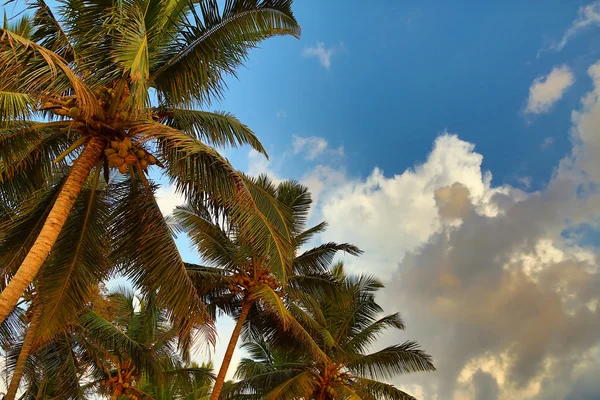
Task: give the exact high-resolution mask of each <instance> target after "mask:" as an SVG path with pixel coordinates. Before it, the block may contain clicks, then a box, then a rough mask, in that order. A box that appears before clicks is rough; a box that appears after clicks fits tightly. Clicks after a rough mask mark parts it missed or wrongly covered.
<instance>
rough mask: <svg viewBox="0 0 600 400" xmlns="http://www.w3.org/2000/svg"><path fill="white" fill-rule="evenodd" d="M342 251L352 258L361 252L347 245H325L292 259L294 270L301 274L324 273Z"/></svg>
mask: <svg viewBox="0 0 600 400" xmlns="http://www.w3.org/2000/svg"><path fill="white" fill-rule="evenodd" d="M340 251H343V252H345V253H348V254H350V255H352V256H359V255H361V254H362V253H363V252H362V250H360V249H359V248H358V247H356V246H354V245H352V244H349V243H340V244H338V243H333V242H329V243H325V244H322V245H320V246H317V247H313V248H312V249H309V250H307V251H305V252H304V253H302V254H300V255H299V256H297V257H296V258H295V259H294V270H296V271H299V272H301V273H303V274H310V273H315V272H323V271H326V270H327V268H329V266H330V265H331V262H332V261H333V259H334V257H335V255H336V254H337V253H338V252H340Z"/></svg>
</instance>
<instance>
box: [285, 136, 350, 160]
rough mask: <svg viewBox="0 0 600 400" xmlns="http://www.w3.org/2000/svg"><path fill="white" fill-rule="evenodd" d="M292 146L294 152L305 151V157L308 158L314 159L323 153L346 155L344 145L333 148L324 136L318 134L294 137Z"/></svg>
mask: <svg viewBox="0 0 600 400" xmlns="http://www.w3.org/2000/svg"><path fill="white" fill-rule="evenodd" d="M292 147H293V151H294V154H300V153H304V157H305V158H306V159H307V160H314V159H315V158H317V157H319V156H322V155H325V154H327V155H330V156H332V155H337V156H343V155H344V146H340V147H337V148H335V149H332V148H330V147H329V143H328V142H327V140H325V139H324V138H322V137H318V136H308V137H304V136H297V135H293V137H292Z"/></svg>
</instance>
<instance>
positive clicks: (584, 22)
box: [538, 1, 600, 55]
mask: <svg viewBox="0 0 600 400" xmlns="http://www.w3.org/2000/svg"><path fill="white" fill-rule="evenodd" d="M591 26H600V1H596V2H594V3H592V4H588V5H586V6H582V7H579V12H578V14H577V19H575V21H573V24H572V25H571V26H570V27H569V29H567V31H566V32H565V34H564V35H563V37H562V39H561V40H560V41H559V42H557V43H553V44H552V45H551V46H550V49H551V50H555V51H561V50H562V49H563V48H564V47H565V46H566V45H567V43H568V42H569V41H570V40H571V39H573V38H574V37H575V36H576V35H577V34H578V33H579V32H581V31H582V30H584V29H587V28H589V27H591ZM538 55H539V53H538Z"/></svg>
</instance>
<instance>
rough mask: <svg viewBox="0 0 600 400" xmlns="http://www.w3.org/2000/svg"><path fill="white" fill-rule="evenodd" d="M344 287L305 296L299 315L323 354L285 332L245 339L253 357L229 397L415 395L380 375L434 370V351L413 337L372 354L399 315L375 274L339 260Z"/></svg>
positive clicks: (318, 399) (329, 399)
mask: <svg viewBox="0 0 600 400" xmlns="http://www.w3.org/2000/svg"><path fill="white" fill-rule="evenodd" d="M332 274H333V275H334V276H336V277H337V279H338V280H339V282H340V283H341V286H340V287H339V288H338V289H337V290H335V291H321V292H319V294H318V295H317V296H315V295H314V293H313V294H310V295H306V296H304V298H303V300H302V307H301V309H300V308H299V309H297V310H301V312H302V313H303V314H304V315H296V317H297V318H298V319H299V320H300V321H302V322H303V324H304V325H305V326H306V329H307V330H308V331H309V332H310V333H311V334H312V335H313V336H314V337H315V338H317V340H318V343H319V345H320V347H321V349H322V350H323V352H324V353H326V354H327V358H326V359H325V360H315V359H314V358H313V357H311V356H310V355H309V354H307V352H306V351H305V350H303V349H302V348H300V347H298V346H296V345H294V344H292V345H291V346H290V341H289V339H286V338H285V337H283V336H281V335H279V336H277V335H276V336H272V337H267V338H265V337H255V340H253V341H249V342H247V343H245V344H244V348H245V349H246V351H247V352H248V353H249V358H244V359H242V360H241V362H240V364H239V366H238V369H237V371H236V377H237V378H239V379H241V381H239V382H237V383H235V384H233V385H231V386H230V387H229V390H228V393H227V394H228V397H227V398H231V399H235V398H238V396H239V398H248V399H282V400H286V399H307V400H308V399H314V400H333V399H335V400H338V399H354V400H361V399H362V400H379V399H389V400H408V399H412V400H414V398H413V397H412V396H410V395H408V394H406V393H405V392H403V391H401V390H399V389H397V388H396V387H394V386H393V385H390V384H387V383H384V382H381V381H380V379H389V378H392V377H393V376H395V375H398V374H403V373H409V372H417V371H434V370H435V368H434V366H433V364H432V361H431V357H430V356H428V355H427V354H425V353H424V352H423V351H422V350H420V349H419V346H418V344H417V343H416V342H412V341H408V342H405V343H402V344H397V345H392V346H389V347H386V348H384V349H382V350H379V351H375V352H373V353H368V350H369V348H370V347H371V346H372V345H373V344H374V343H375V342H376V340H377V338H378V337H379V335H380V334H381V333H382V332H383V331H384V330H386V329H389V328H392V329H404V324H403V323H402V320H401V319H400V316H399V314H391V315H386V316H383V317H381V316H380V315H381V313H382V311H383V310H382V309H381V307H380V306H379V305H378V304H377V303H376V302H375V292H376V291H377V290H378V289H380V288H382V287H383V285H382V284H381V282H379V281H378V280H377V279H375V278H373V277H371V276H366V275H361V276H357V277H354V276H349V275H346V273H345V272H344V269H343V266H342V265H341V264H338V265H337V266H335V267H334V268H333V270H332Z"/></svg>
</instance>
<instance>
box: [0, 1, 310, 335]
mask: <svg viewBox="0 0 600 400" xmlns="http://www.w3.org/2000/svg"><path fill="white" fill-rule="evenodd" d="M220 3H221V2H219V1H217V0H206V1H202V2H196V1H191V0H114V1H113V0H110V1H105V0H65V1H62V2H61V5H60V7H58V8H57V9H56V10H54V9H52V8H51V7H49V5H48V4H47V3H46V2H45V1H43V0H31V1H28V2H27V4H28V11H29V12H28V13H25V14H24V15H23V16H21V17H20V18H18V19H17V18H13V19H10V20H8V19H5V22H4V25H3V26H2V28H0V76H2V77H3V78H2V81H1V82H0V205H1V206H0V265H1V269H0V274H1V277H2V279H0V286H1V289H2V290H4V289H5V288H8V287H9V286H10V283H11V281H12V280H13V279H12V278H13V277H14V276H15V274H16V273H17V272H18V270H19V266H20V265H21V264H22V263H23V262H24V260H26V256H27V255H28V254H29V253H30V250H31V249H32V248H34V247H35V243H36V238H37V237H38V235H40V232H42V229H43V228H44V227H45V225H44V224H45V222H46V220H47V218H48V216H49V215H50V213H51V212H53V210H54V208H53V207H54V205H55V204H56V199H57V198H59V195H60V194H61V193H62V192H61V191H62V190H63V188H64V187H65V185H66V184H65V182H67V180H68V179H69V173H70V172H72V171H75V169H76V167H77V166H78V160H79V157H83V154H84V153H85V151H88V153H87V154H88V156H89V157H88V158H87V159H89V160H91V163H90V164H89V165H88V166H87V167H86V168H87V170H85V169H83V170H82V169H81V168H79V169H78V171H79V172H81V171H87V172H85V173H86V174H88V173H89V176H87V177H85V179H84V180H83V182H84V183H83V184H82V185H81V187H79V188H77V191H76V193H77V198H76V199H75V200H74V202H73V203H72V205H71V206H72V209H69V210H68V212H69V214H68V218H66V219H65V222H64V225H62V230H61V231H60V234H59V235H58V234H57V235H58V237H57V238H55V242H54V243H52V246H51V247H49V248H48V253H49V255H48V256H47V259H46V261H45V262H44V263H43V265H41V267H38V268H41V269H40V270H39V274H38V272H37V270H35V271H34V273H33V276H36V275H37V277H38V282H39V284H37V285H36V289H37V291H38V294H39V296H40V298H41V302H40V303H41V305H42V306H43V307H44V308H45V311H44V312H43V313H42V316H43V321H41V328H40V329H41V332H43V335H42V336H43V337H45V338H46V339H48V340H49V338H50V337H51V336H52V335H54V334H55V333H56V332H57V331H58V330H60V329H61V328H60V327H64V326H67V325H68V324H69V323H72V322H73V319H74V318H76V316H77V315H78V313H77V312H76V309H77V308H78V307H79V306H80V305H82V304H85V303H86V298H87V296H89V290H90V289H89V288H90V287H93V286H94V283H96V284H97V282H99V281H101V280H102V279H104V278H106V277H107V276H109V275H110V274H111V273H114V272H119V273H122V274H124V275H125V276H127V277H128V278H130V279H131V281H132V282H133V283H134V284H135V285H136V286H137V287H138V288H140V289H141V290H143V291H144V293H145V294H150V293H154V294H156V296H157V301H159V302H161V303H162V304H164V305H168V307H169V309H170V310H171V312H170V317H171V318H173V319H178V320H179V321H180V322H181V321H187V322H188V324H187V325H186V324H179V326H181V327H182V329H183V330H182V332H185V333H186V334H188V335H189V334H190V332H191V328H192V327H193V326H197V325H198V323H202V322H205V321H206V320H207V318H206V313H205V312H204V310H203V306H202V303H201V301H200V299H199V297H198V296H197V294H196V291H195V289H194V287H193V285H192V283H191V281H190V280H189V278H188V276H187V274H186V270H185V265H184V263H183V261H182V260H181V257H180V255H179V253H178V251H177V248H176V246H175V243H174V240H173V237H172V231H171V229H170V227H169V226H168V224H167V223H166V221H165V220H164V218H163V217H162V214H161V212H160V210H159V208H158V206H157V203H156V200H155V198H154V192H155V190H156V188H157V186H156V185H154V184H153V183H152V181H150V180H149V179H148V178H147V176H146V175H147V174H148V172H149V170H151V169H153V168H160V171H162V173H164V174H165V175H166V176H167V177H168V178H169V179H170V180H171V182H172V183H173V184H174V185H175V186H176V188H177V189H178V190H179V191H181V192H182V193H184V194H185V195H187V196H189V197H194V196H203V195H205V194H206V193H209V194H211V195H212V196H217V197H218V198H220V199H222V201H228V202H230V203H231V204H235V207H231V212H232V215H236V216H237V219H238V221H239V223H240V224H241V225H243V226H245V228H246V230H247V231H248V232H251V233H250V235H251V236H254V239H255V240H254V241H255V245H256V246H258V248H261V249H263V250H264V251H265V252H267V253H268V254H269V257H271V258H272V259H273V260H278V263H279V264H280V265H281V266H282V267H281V269H284V268H285V267H284V266H286V265H288V264H289V263H290V260H291V254H292V252H293V247H292V245H291V243H290V235H289V232H288V228H287V225H288V224H290V213H289V211H287V210H286V209H284V208H283V207H280V205H279V203H278V202H276V201H274V200H273V199H271V198H270V196H268V194H267V193H265V192H264V191H262V190H258V189H257V188H256V187H255V185H254V183H253V182H252V181H251V180H250V179H248V178H247V177H245V176H243V175H242V174H239V173H238V172H237V171H235V170H234V169H233V168H232V167H231V165H230V164H229V163H228V162H227V160H225V159H224V158H223V157H222V156H221V155H220V154H219V153H218V152H217V151H216V150H215V149H214V148H213V147H211V146H239V145H250V146H252V147H253V148H254V149H255V150H257V151H259V152H261V153H263V154H265V151H264V148H263V147H262V145H261V144H260V142H259V140H258V139H257V137H256V136H255V134H254V133H253V132H252V131H251V130H250V129H249V128H248V127H247V126H246V125H244V124H243V123H241V122H240V121H239V120H238V119H237V118H235V116H233V115H231V114H229V113H226V112H209V111H205V110H199V109H197V108H199V107H205V106H208V105H210V102H211V101H212V100H214V99H219V98H220V97H221V96H222V94H223V90H224V88H225V84H224V79H225V77H226V76H228V75H235V70H236V68H237V67H239V66H240V65H241V63H242V62H243V61H244V60H245V59H246V57H247V55H248V51H249V50H250V49H252V48H254V47H255V46H256V45H257V44H258V43H259V42H260V41H262V40H264V39H266V38H268V37H271V36H274V35H293V36H299V34H300V28H299V26H298V24H297V21H296V19H295V17H294V15H293V13H292V11H291V4H292V1H290V0H252V1H248V0H231V1H226V2H225V3H224V5H223V6H222V7H220V6H219V4H220ZM84 150H85V151H84ZM119 173H121V175H119ZM258 238H264V240H260V239H258ZM107 260H108V261H107ZM41 277H43V279H42V278H41ZM27 284H28V283H27V282H26V284H25V287H26V286H27ZM23 290H24V289H23ZM21 292H22V290H21V291H19V294H20V293H21Z"/></svg>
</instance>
